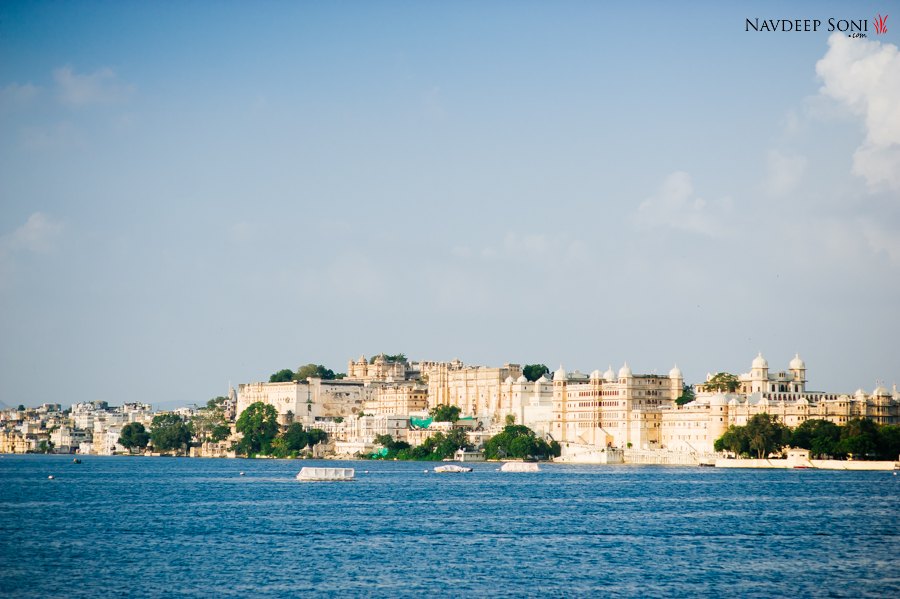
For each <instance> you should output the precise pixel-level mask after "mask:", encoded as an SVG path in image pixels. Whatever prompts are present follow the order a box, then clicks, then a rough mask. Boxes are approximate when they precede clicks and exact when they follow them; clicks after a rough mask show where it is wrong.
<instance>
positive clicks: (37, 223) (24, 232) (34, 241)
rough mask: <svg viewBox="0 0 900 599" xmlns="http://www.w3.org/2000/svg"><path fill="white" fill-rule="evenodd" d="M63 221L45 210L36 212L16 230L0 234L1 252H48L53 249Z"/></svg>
mask: <svg viewBox="0 0 900 599" xmlns="http://www.w3.org/2000/svg"><path fill="white" fill-rule="evenodd" d="M62 228H63V225H62V223H61V222H59V221H56V220H53V219H52V218H50V217H49V216H47V215H46V214H44V213H43V212H35V213H33V214H32V215H31V216H29V217H28V220H26V221H25V223H24V224H23V225H22V226H20V227H18V228H17V229H16V230H14V231H12V232H10V233H7V234H5V235H2V236H0V253H3V254H10V253H15V252H33V253H37V254H46V253H48V252H50V251H51V250H52V249H53V244H54V242H55V240H56V238H57V237H58V236H59V233H60V231H62Z"/></svg>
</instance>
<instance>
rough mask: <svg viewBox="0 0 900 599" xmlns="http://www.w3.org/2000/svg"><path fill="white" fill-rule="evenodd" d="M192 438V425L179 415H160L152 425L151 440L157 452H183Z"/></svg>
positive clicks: (155, 417) (154, 419)
mask: <svg viewBox="0 0 900 599" xmlns="http://www.w3.org/2000/svg"><path fill="white" fill-rule="evenodd" d="M192 436H193V430H192V428H191V425H190V424H189V423H187V422H185V421H184V419H183V418H182V417H181V416H179V415H178V414H158V415H156V416H154V417H153V421H152V422H151V423H150V440H151V441H152V442H153V447H154V448H155V449H156V450H157V451H183V450H184V449H186V448H187V446H188V445H189V444H190V442H191V437H192Z"/></svg>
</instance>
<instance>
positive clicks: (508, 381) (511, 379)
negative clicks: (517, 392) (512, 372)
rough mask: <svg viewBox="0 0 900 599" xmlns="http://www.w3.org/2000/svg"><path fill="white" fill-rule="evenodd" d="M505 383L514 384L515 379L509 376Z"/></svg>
mask: <svg viewBox="0 0 900 599" xmlns="http://www.w3.org/2000/svg"><path fill="white" fill-rule="evenodd" d="M503 382H504V383H512V382H514V381H513V377H511V376H508V377H506V380H505V381H503Z"/></svg>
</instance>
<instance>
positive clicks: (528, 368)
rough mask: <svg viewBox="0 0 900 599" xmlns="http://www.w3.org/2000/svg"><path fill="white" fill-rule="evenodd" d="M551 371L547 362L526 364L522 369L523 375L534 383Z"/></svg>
mask: <svg viewBox="0 0 900 599" xmlns="http://www.w3.org/2000/svg"><path fill="white" fill-rule="evenodd" d="M549 373H550V369H549V368H547V365H546V364H526V365H525V367H524V368H523V369H522V375H523V376H524V377H525V378H526V379H528V380H529V381H531V382H532V383H533V382H534V381H536V380H538V379H539V378H541V377H542V376H544V375H545V374H549Z"/></svg>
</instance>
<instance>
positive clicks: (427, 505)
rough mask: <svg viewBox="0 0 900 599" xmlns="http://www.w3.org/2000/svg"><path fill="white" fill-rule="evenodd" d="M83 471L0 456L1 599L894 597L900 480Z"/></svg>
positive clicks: (867, 476)
mask: <svg viewBox="0 0 900 599" xmlns="http://www.w3.org/2000/svg"><path fill="white" fill-rule="evenodd" d="M81 459H82V461H83V463H81V464H73V463H72V457H71V456H68V457H66V456H37V455H35V456H12V455H4V456H0V539H2V541H0V543H2V544H0V566H2V567H0V594H2V595H4V596H12V597H50V596H58V597H102V596H116V597H123V596H125V597H159V596H181V597H219V596H226V597H245V596H251V595H252V596H266V597H292V596H343V597H346V596H376V597H396V596H422V595H426V594H437V595H449V596H460V597H470V596H475V597H479V596H538V595H551V596H567V597H583V596H610V595H611V596H627V597H694V596H740V597H773V596H792V597H817V596H831V597H890V596H893V597H897V596H900V574H898V556H900V517H898V516H900V476H894V473H893V472H841V471H814V470H720V469H716V468H688V467H663V466H572V465H554V464H547V465H544V464H542V465H541V468H542V471H541V472H539V473H501V472H498V471H497V468H498V467H499V465H498V464H487V463H484V464H473V465H472V466H473V467H474V468H475V471H474V472H471V473H466V474H434V473H429V474H425V473H423V470H425V469H426V468H427V469H429V470H430V469H431V468H433V467H434V466H435V465H437V464H434V463H422V462H386V463H385V462H335V461H328V462H318V461H313V460H308V461H301V460H294V461H291V460H214V459H189V458H145V457H133V458H128V457H91V456H84V457H81ZM315 465H320V466H321V465H325V466H349V467H353V468H356V473H357V480H355V481H353V482H344V483H300V482H298V481H296V480H295V479H294V476H295V475H296V473H297V472H298V471H299V469H300V468H301V467H302V466H315ZM366 470H368V473H367V472H365V471H366ZM241 471H243V472H244V473H245V475H244V476H240V474H239V473H240V472H241ZM49 475H53V476H54V479H53V480H50V479H48V478H47V477H48V476H49Z"/></svg>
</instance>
